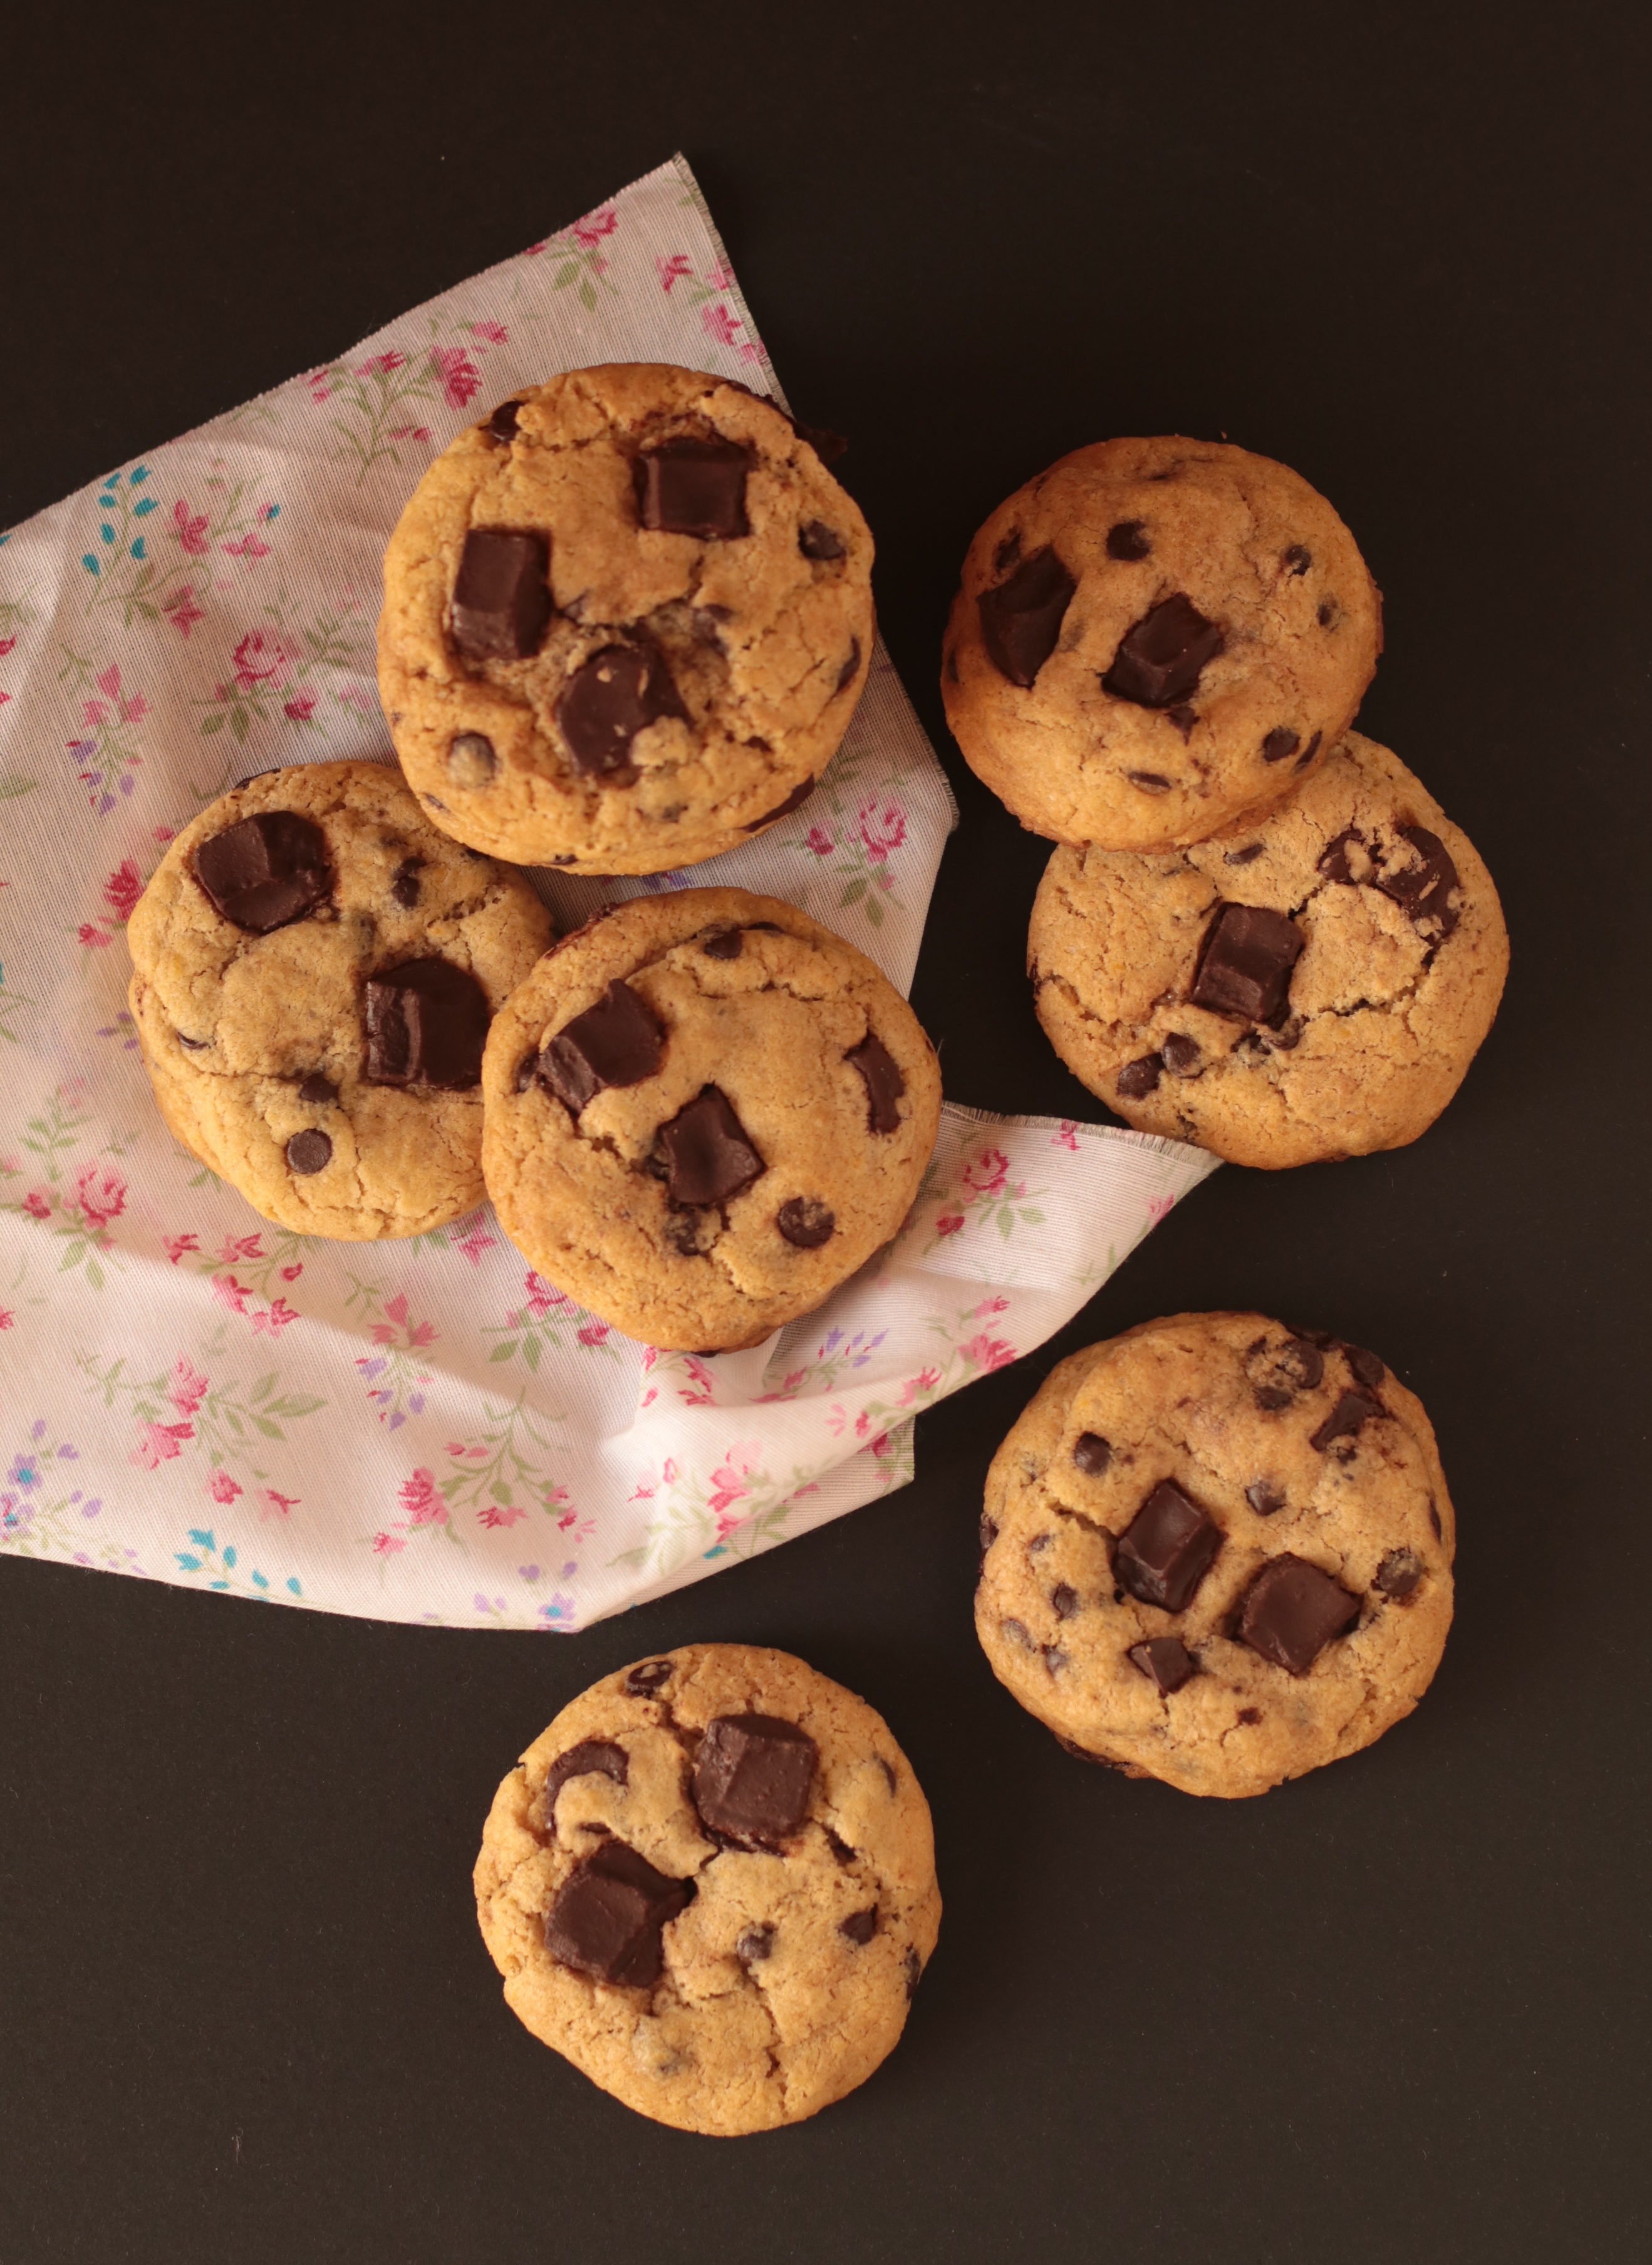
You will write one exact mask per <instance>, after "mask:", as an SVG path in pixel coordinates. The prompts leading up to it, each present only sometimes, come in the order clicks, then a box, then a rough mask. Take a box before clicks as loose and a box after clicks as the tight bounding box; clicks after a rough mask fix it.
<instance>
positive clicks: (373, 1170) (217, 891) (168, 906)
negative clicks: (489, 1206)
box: [127, 762, 551, 1242]
mask: <svg viewBox="0 0 1652 2265" xmlns="http://www.w3.org/2000/svg"><path fill="white" fill-rule="evenodd" d="M550 936H551V927H550V921H549V915H548V914H547V913H546V911H545V909H544V907H543V906H542V904H541V903H540V901H539V899H538V898H537V897H536V896H535V894H534V892H533V890H532V889H531V888H530V887H529V885H528V882H527V880H526V879H525V878H523V876H522V875H520V873H513V872H510V871H508V870H506V868H505V867H503V866H500V865H496V864H494V863H492V861H491V859H489V858H486V857H480V856H477V854H476V852H475V851H474V850H470V849H462V848H459V847H458V845H457V844H456V843H455V842H454V841H449V840H448V836H447V835H446V834H440V833H438V832H437V830H436V828H435V827H433V825H432V824H431V823H430V821H429V820H428V819H426V817H425V815H424V813H423V812H422V811H421V810H420V809H419V807H418V804H417V802H415V801H414V799H413V797H412V796H411V794H410V793H409V792H408V790H407V788H406V787H405V785H404V783H403V782H402V780H401V778H400V777H399V776H398V775H397V773H396V772H395V771H394V770H391V769H389V768H388V767H387V766H385V765H383V764H382V763H361V762H353V763H306V764H298V765H295V767H293V768H290V769H287V770H279V771H267V772H265V773H264V774H263V775H262V776H259V777H258V778H254V779H249V780H248V782H247V783H246V784H245V785H244V786H239V787H237V788H236V789H235V790H234V791H233V792H232V793H230V794H227V795H225V796H224V797H222V800H220V801H218V802H215V803H214V804H213V805H212V807H211V808H210V809H209V810H207V811H203V812H202V813H201V815H200V817H199V818H197V819H195V820H194V821H193V824H192V825H189V826H186V827H185V828H184V830H183V832H182V833H181V834H179V835H178V838H177V840H176V841H174V842H173V843H172V844H171V848H169V849H168V850H167V853H166V855H165V856H164V858H163V859H162V861H161V863H160V865H159V867H158V869H157V870H156V874H155V877H154V878H153V879H152V880H151V881H150V883H149V886H148V888H147V889H145V891H144V892H143V895H142V899H140V901H139V903H138V906H137V908H136V910H135V912H134V913H133V915H132V918H131V921H130V923H129V924H128V926H127V941H128V943H130V945H131V949H132V963H133V971H134V972H133V977H132V986H131V992H130V998H131V1006H132V1016H133V1019H134V1021H135V1023H136V1024H137V1031H138V1038H139V1042H140V1044H141V1045H142V1052H143V1061H144V1067H146V1068H147V1069H148V1071H149V1081H150V1082H151V1084H152V1085H153V1086H154V1088H155V1097H156V1100H157V1101H158V1102H159V1103H160V1107H161V1113H162V1115H163V1116H164V1118H165V1119H166V1122H167V1124H168V1125H169V1126H170V1127H171V1131H172V1132H173V1133H174V1134H175V1135H176V1136H177V1138H178V1140H181V1141H182V1142H183V1143H184V1145H185V1147H187V1148H189V1149H191V1150H192V1151H193V1153H194V1154H196V1155H197V1156H199V1157H200V1160H201V1162H203V1163H205V1164H209V1165H210V1166H211V1167H212V1169H213V1170H214V1171H215V1172H216V1173H218V1174H219V1176H221V1177H222V1178H223V1179H226V1180H228V1181H229V1183H230V1184H231V1185H232V1186H233V1187H236V1188H238V1189H239V1190H240V1191H241V1193H242V1194H243V1195H244V1196H245V1198H247V1200H248V1202H249V1203H251V1204H252V1205H254V1206H255V1207H256V1208H257V1209H258V1211H260V1212H262V1213H263V1214H264V1216H265V1217H266V1219H271V1220H275V1222H276V1223H277V1225H278V1226H281V1227H291V1228H292V1229H294V1230H295V1232H296V1233H298V1234H325V1235H332V1236H336V1237H337V1238H338V1239H339V1240H340V1241H343V1242H371V1241H375V1240H377V1239H378V1238H380V1237H382V1236H387V1235H404V1234H424V1233H426V1231H427V1230H428V1229H429V1228H431V1227H440V1225H441V1224H442V1223H443V1221H444V1220H451V1219H457V1218H459V1217H460V1216H461V1214H462V1213H465V1212H467V1211H469V1210H471V1209H473V1208H474V1207H475V1205H477V1204H478V1203H480V1202H481V1201H482V1198H483V1194H484V1189H483V1185H482V1091H481V1075H482V1051H483V1047H484V1044H485V1042H486V1038H487V1032H488V1025H489V1023H490V1022H491V1019H492V1016H493V1014H494V1010H495V1009H497V1008H499V1007H500V1006H502V1005H503V1003H504V1001H505V1000H506V998H507V997H508V995H509V994H510V993H511V992H512V991H513V989H514V987H516V985H517V984H518V983H520V981H521V980H522V978H523V977H524V976H525V975H526V974H527V973H528V970H529V969H530V968H531V967H532V965H533V964H534V962H535V959H536V958H538V956H539V954H540V953H541V952H542V950H544V948H545V946H546V945H547V944H548V943H549V941H550Z"/></svg>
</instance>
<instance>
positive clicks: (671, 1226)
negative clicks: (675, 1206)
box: [661, 1211, 721, 1258]
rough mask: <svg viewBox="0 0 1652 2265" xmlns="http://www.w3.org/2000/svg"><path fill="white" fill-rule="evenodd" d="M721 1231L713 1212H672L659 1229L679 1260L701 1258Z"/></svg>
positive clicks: (667, 1214) (719, 1222)
mask: <svg viewBox="0 0 1652 2265" xmlns="http://www.w3.org/2000/svg"><path fill="white" fill-rule="evenodd" d="M720 1231H721V1221H720V1220H718V1217H717V1213H716V1212H714V1211H672V1212H667V1213H666V1221H665V1226H664V1227H663V1228H662V1229H661V1232H662V1233H663V1234H664V1235H665V1238H666V1242H667V1244H668V1245H669V1246H670V1248H671V1249H673V1250H674V1251H675V1252H676V1254H677V1256H678V1257H679V1258H703V1257H704V1256H705V1255H706V1253H707V1251H708V1250H710V1248H711V1246H712V1244H713V1243H714V1242H716V1241H717V1236H718V1234H719V1233H720Z"/></svg>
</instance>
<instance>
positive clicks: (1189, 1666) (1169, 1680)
mask: <svg viewBox="0 0 1652 2265" xmlns="http://www.w3.org/2000/svg"><path fill="white" fill-rule="evenodd" d="M1124 1657H1125V1658H1126V1659H1127V1660H1128V1661H1129V1662H1130V1664H1131V1665H1132V1667H1133V1668H1135V1669H1136V1670H1137V1671H1138V1672H1139V1673H1140V1674H1142V1675H1145V1676H1146V1679H1147V1680H1148V1682H1149V1683H1151V1684H1152V1685H1153V1687H1154V1689H1155V1690H1157V1691H1160V1692H1161V1693H1163V1694H1164V1695H1165V1696H1166V1697H1167V1698H1168V1696H1169V1694H1170V1693H1171V1692H1173V1691H1179V1690H1180V1689H1181V1688H1182V1686H1183V1684H1184V1683H1186V1682H1188V1681H1190V1679H1191V1678H1192V1677H1193V1676H1195V1675H1197V1673H1198V1667H1197V1663H1196V1661H1195V1660H1194V1657H1193V1655H1192V1653H1191V1652H1190V1650H1188V1648H1187V1646H1186V1644H1184V1643H1183V1641H1182V1639H1181V1637H1180V1636H1179V1635H1154V1636H1149V1637H1148V1638H1147V1640H1146V1642H1145V1643H1132V1645H1131V1647H1130V1650H1128V1651H1127V1652H1126V1653H1125V1654H1124Z"/></svg>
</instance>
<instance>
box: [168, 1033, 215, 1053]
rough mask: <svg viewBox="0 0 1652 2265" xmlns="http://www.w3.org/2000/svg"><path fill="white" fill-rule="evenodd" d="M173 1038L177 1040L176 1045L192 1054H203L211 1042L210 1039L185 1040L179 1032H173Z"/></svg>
mask: <svg viewBox="0 0 1652 2265" xmlns="http://www.w3.org/2000/svg"><path fill="white" fill-rule="evenodd" d="M173 1036H174V1037H175V1038H177V1040H178V1045H180V1046H183V1047H185V1048H186V1049H187V1051H188V1052H190V1053H192V1054H204V1053H205V1052H206V1051H207V1047H208V1046H209V1045H211V1044H212V1040H211V1039H210V1038H186V1037H185V1036H184V1033H183V1032H182V1031H174V1033H173Z"/></svg>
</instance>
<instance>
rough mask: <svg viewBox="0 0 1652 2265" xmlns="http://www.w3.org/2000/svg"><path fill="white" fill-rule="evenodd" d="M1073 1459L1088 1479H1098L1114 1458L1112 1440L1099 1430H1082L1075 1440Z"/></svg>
mask: <svg viewBox="0 0 1652 2265" xmlns="http://www.w3.org/2000/svg"><path fill="white" fill-rule="evenodd" d="M1112 1460H1113V1448H1112V1442H1111V1441H1110V1440H1109V1439H1103V1437H1102V1435H1101V1433H1100V1432H1099V1431H1081V1432H1080V1433H1079V1436H1078V1438H1076V1439H1075V1440H1074V1441H1073V1461H1074V1462H1075V1463H1076V1464H1077V1466H1078V1468H1080V1470H1081V1471H1082V1472H1083V1474H1084V1475H1085V1477H1086V1478H1087V1479H1098V1478H1100V1477H1101V1475H1102V1473H1103V1471H1104V1470H1106V1469H1107V1468H1108V1467H1109V1465H1110V1463H1111V1461H1112Z"/></svg>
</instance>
